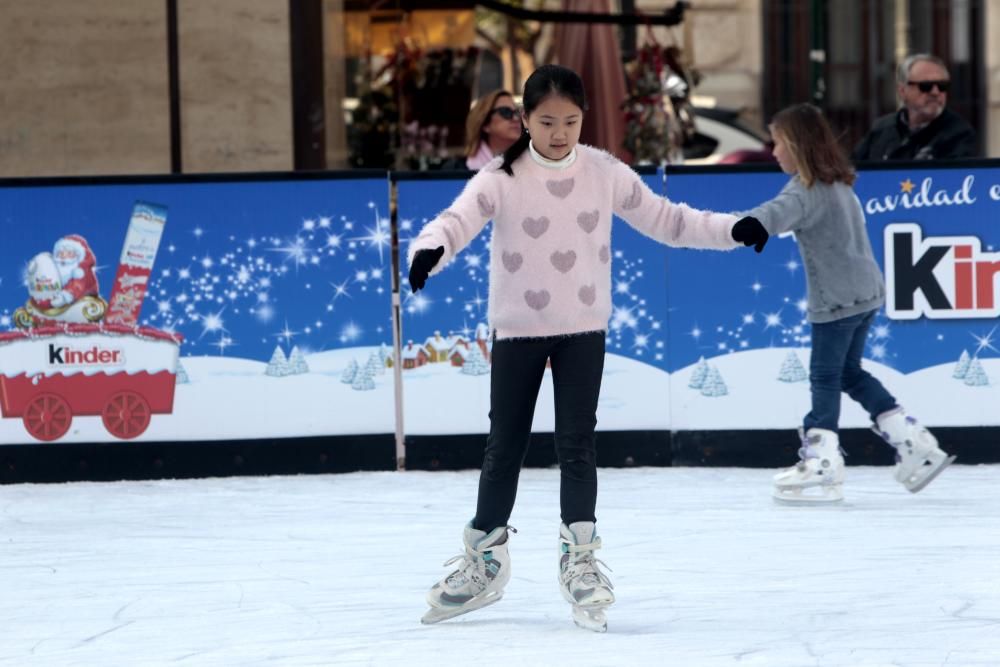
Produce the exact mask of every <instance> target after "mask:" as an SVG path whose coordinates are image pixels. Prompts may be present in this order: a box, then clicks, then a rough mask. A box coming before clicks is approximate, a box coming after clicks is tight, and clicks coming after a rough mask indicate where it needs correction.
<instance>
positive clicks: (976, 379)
mask: <svg viewBox="0 0 1000 667" xmlns="http://www.w3.org/2000/svg"><path fill="white" fill-rule="evenodd" d="M965 384H967V385H968V386H970V387H988V386H989V385H990V379H989V377H987V375H986V370H985V369H984V368H983V365H982V364H981V363H979V359H978V358H976V357H973V358H972V361H971V362H970V363H969V372H968V373H966V374H965Z"/></svg>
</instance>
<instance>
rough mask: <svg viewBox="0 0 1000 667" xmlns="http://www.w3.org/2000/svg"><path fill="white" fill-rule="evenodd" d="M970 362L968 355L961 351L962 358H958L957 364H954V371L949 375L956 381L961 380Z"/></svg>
mask: <svg viewBox="0 0 1000 667" xmlns="http://www.w3.org/2000/svg"><path fill="white" fill-rule="evenodd" d="M971 361H972V359H971V357H969V353H968V352H967V351H966V350H962V356H960V357H959V358H958V363H957V364H955V371H954V372H953V373H952V374H951V376H952V377H953V378H955V379H956V380H961V379H962V378H964V377H965V375H966V374H967V373H968V372H969V363H970V362H971Z"/></svg>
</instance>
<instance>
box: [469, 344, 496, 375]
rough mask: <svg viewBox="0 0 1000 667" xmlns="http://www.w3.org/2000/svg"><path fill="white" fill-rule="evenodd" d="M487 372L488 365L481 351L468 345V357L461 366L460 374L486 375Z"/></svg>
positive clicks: (476, 346)
mask: <svg viewBox="0 0 1000 667" xmlns="http://www.w3.org/2000/svg"><path fill="white" fill-rule="evenodd" d="M489 372H490V365H489V364H488V363H487V362H486V357H484V356H483V351H482V350H480V349H479V346H478V345H475V344H473V345H470V346H469V354H468V357H467V358H466V359H465V363H464V364H462V373H463V374H464V375H486V374H488V373H489Z"/></svg>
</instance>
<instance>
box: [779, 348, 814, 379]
mask: <svg viewBox="0 0 1000 667" xmlns="http://www.w3.org/2000/svg"><path fill="white" fill-rule="evenodd" d="M808 378H809V375H808V374H807V373H806V369H805V366H803V365H802V362H801V361H799V356H798V355H797V354H795V350H789V351H788V354H787V355H786V356H785V360H784V361H783V362H781V370H780V371H778V379H779V380H781V381H782V382H802V381H803V380H807V379H808Z"/></svg>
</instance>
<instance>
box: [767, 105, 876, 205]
mask: <svg viewBox="0 0 1000 667" xmlns="http://www.w3.org/2000/svg"><path fill="white" fill-rule="evenodd" d="M771 131H772V132H778V133H780V134H781V136H782V138H783V139H784V140H785V143H786V144H787V145H788V150H789V151H790V152H791V154H792V157H794V158H795V162H796V164H797V165H798V169H799V178H801V179H802V182H803V183H805V185H806V187H812V185H813V183H815V182H816V181H819V182H820V183H826V184H827V185H829V184H831V183H844V184H846V185H853V184H854V179H855V178H857V174H856V173H855V172H854V167H853V166H852V165H851V163H850V161H849V160H848V159H847V155H846V154H845V153H844V150H843V148H841V146H840V144H839V143H838V142H837V138H836V137H835V136H833V130H831V129H830V124H829V123H828V122H827V121H826V118H824V117H823V112H822V111H820V110H819V108H818V107H815V106H813V105H812V104H796V105H794V106H790V107H787V108H785V109H782V110H781V111H779V112H778V113H776V114H775V115H774V118H773V119H771Z"/></svg>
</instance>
